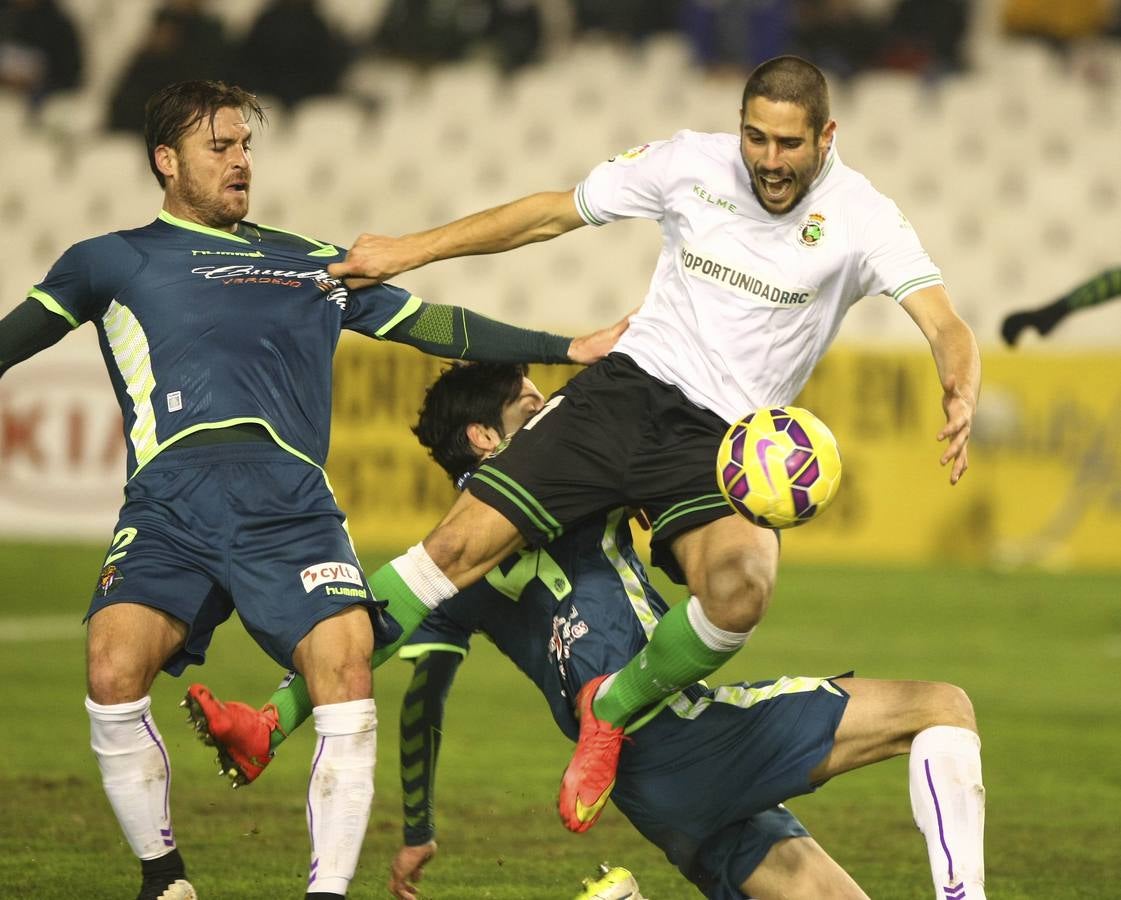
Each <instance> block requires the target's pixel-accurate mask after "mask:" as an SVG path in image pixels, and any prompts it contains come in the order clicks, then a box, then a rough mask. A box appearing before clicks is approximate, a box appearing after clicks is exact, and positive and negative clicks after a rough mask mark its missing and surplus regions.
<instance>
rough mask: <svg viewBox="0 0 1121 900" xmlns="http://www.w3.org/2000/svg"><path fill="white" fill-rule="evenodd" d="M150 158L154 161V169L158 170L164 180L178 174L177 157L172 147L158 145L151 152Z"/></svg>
mask: <svg viewBox="0 0 1121 900" xmlns="http://www.w3.org/2000/svg"><path fill="white" fill-rule="evenodd" d="M152 158H153V159H154V160H155V161H156V168H157V169H159V170H160V174H161V175H163V177H164V178H170V177H174V176H177V175H178V174H179V155H178V154H177V153H176V152H175V148H174V147H169V146H168V145H167V144H160V145H159V146H158V147H156V149H155V150H153V151H152Z"/></svg>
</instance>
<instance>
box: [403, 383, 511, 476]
mask: <svg viewBox="0 0 1121 900" xmlns="http://www.w3.org/2000/svg"><path fill="white" fill-rule="evenodd" d="M528 371H529V370H528V367H527V366H526V365H525V363H491V362H471V363H453V364H452V365H451V366H450V367H448V368H447V369H445V370H444V371H443V372H441V373H440V377H439V378H437V379H436V380H435V381H434V382H432V384H431V385H429V386H428V390H427V391H426V392H425V394H424V403H423V404H422V405H421V407H420V411H419V413H418V416H417V423H416V425H414V426H413V434H415V435H416V436H417V439H418V440H419V441H420V443H421V446H422V447H426V448H428V452H429V455H431V457H432V459H433V460H435V461H436V462H437V463H438V464H439V465H440V467H441V468H442V469H443V470H444V471H445V472H447V473H448V476H449V477H450V478H451V479H452V481H457V480H458V479H459V478H460V477H461V476H462V475H465V474H466V473H468V472H470V471H471V470H473V469H474V468H475V467H476V466H477V465H478V464H479V457H478V455H477V454H476V452H475V449H474V448H473V447H472V446H471V441H469V440H468V439H467V426H468V425H471V424H475V423H477V424H479V425H486V426H488V427H490V428H493V429H495V430H496V431H497V432H498V433H499V434H502V436H503V437H505V436H506V435H505V434H503V431H502V409H503V407H505V406H507V405H508V404H510V403H513V402H514V401H515V400H517V399H518V397H520V396H521V392H522V380H523V379H524V378H525V376H526V373H527V372H528Z"/></svg>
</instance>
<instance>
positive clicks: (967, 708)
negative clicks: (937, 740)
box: [930, 682, 977, 731]
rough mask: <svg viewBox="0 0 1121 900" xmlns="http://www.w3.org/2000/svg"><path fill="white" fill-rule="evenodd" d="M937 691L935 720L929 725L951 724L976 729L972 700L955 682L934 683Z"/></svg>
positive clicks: (971, 729)
mask: <svg viewBox="0 0 1121 900" xmlns="http://www.w3.org/2000/svg"><path fill="white" fill-rule="evenodd" d="M934 687H935V689H936V693H937V710H938V712H937V716H936V718H937V721H933V722H931V723H930V724H931V725H953V726H955V727H957V728H968V729H969V730H970V731H976V730H977V717H976V715H975V714H974V712H973V701H971V700H970V699H969V694H967V693H966V692H965V691H964V690H963V689H962V688H960V687H958V686H957V685H956V684H946V683H944V682H939V683H938V684H936V685H934Z"/></svg>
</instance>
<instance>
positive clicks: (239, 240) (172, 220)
mask: <svg viewBox="0 0 1121 900" xmlns="http://www.w3.org/2000/svg"><path fill="white" fill-rule="evenodd" d="M156 218H157V219H159V220H160V221H161V222H167V224H168V225H174V226H175V227H176V228H185V229H187V231H197V232H198V233H199V234H208V235H210V236H211V237H216V238H221V239H222V240H224V241H233V242H234V243H235V244H249V243H252V242H251V241H248V240H246V239H245V238H243V237H241V236H240V235H236V234H232V233H231V232H229V231H221V230H219V229H217V228H210V227H208V226H206V225H200V224H199V223H198V222H188V221H187V220H186V219H179V218H176V217H175V216H173V215H172V214H171V213H169V212H168V211H167V210H166V209H161V210H160V211H159V215H157V216H156Z"/></svg>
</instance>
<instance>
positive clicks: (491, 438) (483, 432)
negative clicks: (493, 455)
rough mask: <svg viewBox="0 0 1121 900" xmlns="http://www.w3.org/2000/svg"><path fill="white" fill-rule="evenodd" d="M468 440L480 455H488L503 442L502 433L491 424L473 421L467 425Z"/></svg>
mask: <svg viewBox="0 0 1121 900" xmlns="http://www.w3.org/2000/svg"><path fill="white" fill-rule="evenodd" d="M467 440H468V441H469V442H470V444H471V446H472V447H474V448H475V451H476V452H477V453H478V454H479V455H480V456H486V454H488V453H490V452H491V450H493V449H494V448H495V447H497V446H498V445H499V444H500V443H502V435H500V434H499V433H498V432H497V431H495V430H494V429H493V428H491V427H490V426H489V425H481V424H479V423H478V422H472V423H471V424H470V425H468V426H467Z"/></svg>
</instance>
